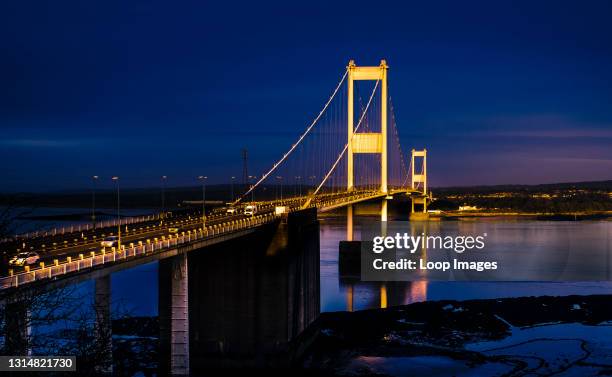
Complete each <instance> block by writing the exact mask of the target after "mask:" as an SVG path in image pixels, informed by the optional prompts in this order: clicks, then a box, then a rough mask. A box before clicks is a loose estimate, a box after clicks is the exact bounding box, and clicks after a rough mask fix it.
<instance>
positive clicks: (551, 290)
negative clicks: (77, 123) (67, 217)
mask: <svg viewBox="0 0 612 377" xmlns="http://www.w3.org/2000/svg"><path fill="white" fill-rule="evenodd" d="M56 212H57V210H55V211H54V212H53V213H56ZM68 212H70V211H68ZM42 213H44V214H48V213H46V212H45V211H42ZM367 219H369V220H372V219H373V217H369V218H367V217H360V216H356V218H355V221H354V222H355V232H354V233H355V239H359V238H360V223H361V222H362V221H367ZM44 225H46V227H48V226H51V225H57V224H44ZM59 225H60V226H61V225H62V224H61V223H59ZM428 226H429V229H430V231H431V232H432V233H436V232H437V233H440V234H442V233H451V234H452V233H464V234H480V233H483V232H488V233H489V234H496V235H497V237H496V238H495V242H493V243H489V245H488V247H493V248H496V252H500V251H501V252H508V253H510V252H517V250H518V251H520V252H523V253H527V254H529V253H536V252H537V253H551V252H555V251H558V250H560V249H564V250H571V255H572V258H573V259H575V260H578V261H579V262H580V263H584V264H586V265H587V266H588V265H589V264H590V265H593V266H597V267H598V268H601V264H602V263H603V264H605V265H607V267H608V268H607V271H611V272H612V261H611V258H610V257H611V256H612V221H610V220H594V221H537V220H526V219H513V218H503V217H498V218H475V219H469V220H460V221H439V222H429V225H428ZM345 239H346V218H345V216H344V215H343V214H337V215H331V216H329V215H328V216H325V217H323V218H321V219H320V285H321V290H320V297H321V298H320V300H321V311H322V312H329V311H343V310H362V309H370V308H378V307H381V306H383V307H384V306H393V305H405V304H409V303H412V302H419V301H425V300H443V299H453V300H467V299H488V298H501V297H519V296H541V295H552V296H559V295H573V294H578V295H589V294H612V282H611V281H606V280H610V278H608V279H602V280H601V281H572V282H461V281H449V282H445V281H419V282H389V283H379V282H362V281H360V279H359V277H358V276H349V277H346V276H341V275H340V273H339V243H340V241H342V240H345ZM581 255H588V256H589V259H587V260H582V261H581V260H580V259H581ZM157 288H158V265H157V262H154V263H150V264H147V265H142V266H139V267H137V268H133V269H130V270H124V271H121V272H118V273H115V274H113V275H112V295H113V299H112V301H113V302H114V303H115V305H117V306H120V307H122V308H123V309H125V310H126V311H127V312H129V313H130V314H132V315H144V316H149V315H157V313H158V297H157V295H158V293H157V292H158V289H157ZM82 289H84V290H85V291H87V290H90V289H91V290H93V282H87V283H84V284H83V286H82ZM86 296H87V295H86Z"/></svg>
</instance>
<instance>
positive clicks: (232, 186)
mask: <svg viewBox="0 0 612 377" xmlns="http://www.w3.org/2000/svg"><path fill="white" fill-rule="evenodd" d="M234 179H236V177H232V183H231V185H230V186H231V194H230V195H231V197H230V202H234Z"/></svg>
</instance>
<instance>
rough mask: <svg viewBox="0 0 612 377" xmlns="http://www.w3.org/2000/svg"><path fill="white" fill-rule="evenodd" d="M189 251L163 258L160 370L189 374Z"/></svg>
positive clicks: (160, 299) (160, 291) (160, 290)
mask: <svg viewBox="0 0 612 377" xmlns="http://www.w3.org/2000/svg"><path fill="white" fill-rule="evenodd" d="M188 271H189V268H188V258H187V254H181V255H177V256H175V257H173V258H169V259H164V260H161V261H160V262H159V329H160V339H159V340H160V374H161V375H171V376H188V375H189V304H188V295H189V273H188Z"/></svg>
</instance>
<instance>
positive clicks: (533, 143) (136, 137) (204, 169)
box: [0, 0, 612, 191]
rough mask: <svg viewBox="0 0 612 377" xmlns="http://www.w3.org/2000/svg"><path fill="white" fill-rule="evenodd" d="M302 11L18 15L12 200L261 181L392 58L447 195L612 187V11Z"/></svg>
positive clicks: (404, 101)
mask: <svg viewBox="0 0 612 377" xmlns="http://www.w3.org/2000/svg"><path fill="white" fill-rule="evenodd" d="M221 3H223V4H224V5H221ZM304 4H308V5H303V6H297V5H292V2H279V3H275V4H273V3H263V2H261V3H260V2H249V3H237V2H214V3H211V2H206V1H193V2H185V1H182V2H161V1H129V2H126V1H99V2H98V1H25V0H20V1H4V2H2V4H1V5H0V57H1V58H0V83H1V85H0V128H1V139H0V160H1V161H2V164H0V177H1V178H0V190H2V191H14V190H20V191H41V190H55V189H65V188H78V187H87V186H88V184H89V183H88V177H90V176H91V175H92V174H98V175H100V176H102V177H110V176H111V175H116V174H118V175H121V177H122V181H123V182H124V184H125V185H127V186H151V185H157V184H158V182H159V176H160V175H162V174H166V175H168V176H169V178H168V184H169V185H183V184H192V183H194V179H193V177H194V176H196V175H200V174H207V175H209V176H210V177H211V180H212V181H213V182H220V181H222V180H225V179H226V178H227V177H229V176H231V175H238V176H240V174H241V169H242V166H241V158H240V149H241V148H243V147H247V148H248V149H249V152H250V156H251V157H250V165H251V166H250V170H251V171H252V172H255V173H260V172H261V171H262V170H263V169H264V168H266V167H268V166H269V165H270V164H271V163H273V161H274V160H275V159H276V158H277V157H279V156H280V155H281V154H282V153H283V152H284V151H285V150H286V149H287V148H288V147H289V146H290V144H291V143H292V142H293V140H294V139H295V137H296V136H297V135H299V133H300V132H301V131H302V130H303V129H304V128H305V127H306V126H307V124H308V123H309V122H310V120H311V119H312V118H313V117H314V115H316V113H317V112H318V111H319V109H320V107H321V105H322V103H323V102H324V101H325V99H326V98H327V96H328V95H329V93H330V91H331V89H333V86H334V85H335V84H336V83H337V81H338V79H339V78H340V76H341V74H342V72H343V70H344V67H345V66H346V63H347V61H348V60H349V59H351V58H352V59H355V60H356V61H357V63H358V64H362V65H370V64H372V65H377V64H378V62H379V60H380V58H383V57H384V58H386V59H387V61H388V63H389V65H390V72H389V80H390V84H389V85H390V93H391V95H392V96H393V99H394V104H395V107H396V115H397V119H398V125H399V132H400V136H401V141H402V144H403V146H404V149H405V150H409V149H410V148H413V147H415V148H422V147H427V148H428V150H429V151H430V155H429V157H430V159H429V173H430V179H431V183H432V184H433V185H471V184H503V183H544V182H559V181H579V180H601V179H612V69H611V67H612V22H610V16H611V15H612V3H610V2H607V1H588V2H584V1H575V2H566V1H549V2H547V1H537V2H534V1H511V2H510V1H507V2H506V1H483V2H458V1H449V2H427V4H425V2H418V3H417V2H414V3H410V4H409V3H408V2H397V3H396V2H378V3H376V2H369V3H363V4H360V3H359V2H345V1H344V2H334V3H331V2H321V3H315V2H306V3H304ZM105 182H107V184H108V185H109V186H110V180H108V179H107V180H105Z"/></svg>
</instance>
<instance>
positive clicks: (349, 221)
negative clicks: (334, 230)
mask: <svg viewBox="0 0 612 377" xmlns="http://www.w3.org/2000/svg"><path fill="white" fill-rule="evenodd" d="M353 235H354V232H353V205H352V204H350V205H348V206H347V207H346V240H347V241H352V240H353Z"/></svg>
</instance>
